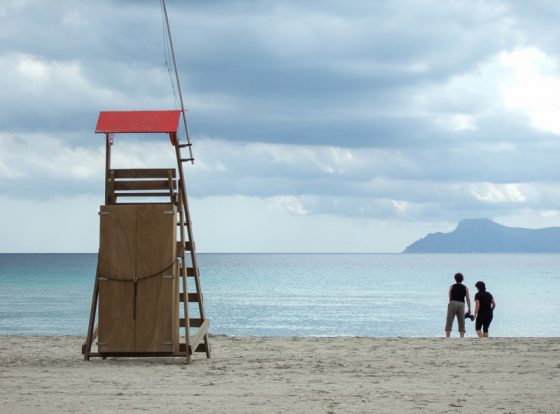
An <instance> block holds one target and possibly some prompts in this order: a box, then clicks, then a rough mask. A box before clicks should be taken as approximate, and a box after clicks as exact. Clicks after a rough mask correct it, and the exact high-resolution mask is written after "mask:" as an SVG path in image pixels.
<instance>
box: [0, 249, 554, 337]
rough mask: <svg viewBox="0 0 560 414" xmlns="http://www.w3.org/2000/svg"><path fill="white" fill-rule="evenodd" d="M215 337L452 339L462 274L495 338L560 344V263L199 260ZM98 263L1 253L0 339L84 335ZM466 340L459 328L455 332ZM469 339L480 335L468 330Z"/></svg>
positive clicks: (498, 257) (382, 258) (516, 257)
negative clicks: (450, 318) (489, 311)
mask: <svg viewBox="0 0 560 414" xmlns="http://www.w3.org/2000/svg"><path fill="white" fill-rule="evenodd" d="M198 260H199V266H200V271H201V283H202V291H203V294H204V305H205V311H206V316H207V318H208V319H209V320H210V333H212V334H216V335H218V334H220V335H234V336H319V337H320V336H370V337H398V336H404V337H441V336H443V333H444V326H445V316H446V310H447V303H448V288H449V286H450V285H451V284H452V283H453V275H454V274H455V273H456V272H462V273H463V274H464V276H465V285H466V286H467V287H468V288H469V289H470V291H471V297H472V296H474V293H475V292H476V289H475V287H474V284H475V283H476V282H477V281H478V280H482V281H484V282H485V283H486V286H487V290H488V291H489V292H490V293H492V295H493V296H494V298H495V300H496V304H497V307H496V310H495V312H494V320H493V322H492V325H491V327H490V335H491V336H501V337H560V255H559V254H234V253H231V254H199V255H198ZM96 263H97V255H96V254H0V335H39V336H41V335H85V334H86V330H87V324H88V318H89V310H90V304H91V298H92V291H93V284H94V278H95V268H96ZM453 330H454V332H453V336H457V335H458V334H457V325H456V323H455V326H454V327H453ZM466 330H467V334H466V336H471V337H472V336H475V335H476V334H475V331H474V323H473V322H471V321H470V320H467V321H466Z"/></svg>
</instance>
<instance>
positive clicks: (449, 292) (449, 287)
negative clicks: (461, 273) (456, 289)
mask: <svg viewBox="0 0 560 414" xmlns="http://www.w3.org/2000/svg"><path fill="white" fill-rule="evenodd" d="M449 301H451V286H449Z"/></svg>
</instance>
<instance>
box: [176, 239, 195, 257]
mask: <svg viewBox="0 0 560 414" xmlns="http://www.w3.org/2000/svg"><path fill="white" fill-rule="evenodd" d="M192 245H194V243H193V244H192ZM192 245H191V242H188V241H187V242H185V251H187V252H190V251H191V250H192V249H191V246H192ZM183 253H184V252H183V249H182V246H181V242H180V241H178V242H177V257H181V256H183Z"/></svg>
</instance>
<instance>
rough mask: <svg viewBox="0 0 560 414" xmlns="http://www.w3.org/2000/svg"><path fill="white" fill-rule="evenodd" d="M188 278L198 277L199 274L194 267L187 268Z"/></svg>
mask: <svg viewBox="0 0 560 414" xmlns="http://www.w3.org/2000/svg"><path fill="white" fill-rule="evenodd" d="M187 276H188V277H197V276H198V273H197V272H196V271H195V269H194V267H187Z"/></svg>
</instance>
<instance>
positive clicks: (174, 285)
mask: <svg viewBox="0 0 560 414" xmlns="http://www.w3.org/2000/svg"><path fill="white" fill-rule="evenodd" d="M181 112H182V111H180V110H171V111H110V112H101V113H100V114H99V119H98V121H97V127H96V129H95V132H96V133H100V134H104V135H105V148H106V155H105V204H104V205H102V206H101V207H100V211H99V220H100V240H99V256H98V263H97V271H96V276H95V284H94V289H93V298H92V303H91V311H90V317H89V325H88V332H87V338H86V341H85V343H84V344H83V346H82V353H83V355H84V359H85V360H89V359H90V358H91V357H102V358H106V357H118V356H125V357H134V356H150V357H151V356H181V357H185V358H186V363H190V362H191V356H192V355H193V354H194V353H195V352H203V353H206V357H207V358H210V344H209V342H208V326H209V321H208V319H206V317H205V312H204V303H203V298H202V290H201V285H200V271H199V267H198V263H197V257H196V249H195V243H194V240H193V231H192V225H191V219H190V213H189V204H188V200H187V191H186V186H185V177H184V174H183V164H184V163H185V162H189V161H191V162H192V161H193V158H192V152H191V151H190V149H191V147H190V146H191V144H190V143H184V144H181V143H179V140H178V134H177V130H178V126H179V119H180V117H181ZM119 133H143V134H167V135H168V136H169V139H170V141H171V145H172V146H173V147H174V150H175V154H176V158H177V168H176V169H175V168H163V169H113V168H111V146H112V145H113V139H114V136H115V134H119ZM184 148H187V149H188V150H189V154H190V157H186V158H184V157H183V156H182V154H181V150H182V149H184ZM181 304H182V313H183V315H181V312H180V306H181ZM96 315H97V318H96ZM96 322H97V323H96ZM181 329H184V331H183V332H181ZM96 340H97V341H96ZM94 341H96V342H94ZM92 346H97V351H95V350H93V351H92Z"/></svg>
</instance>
